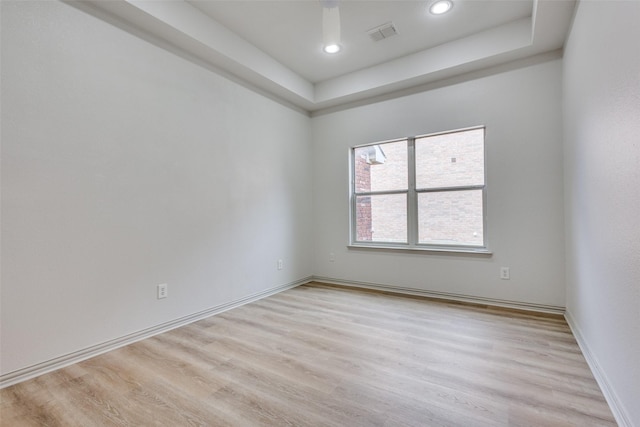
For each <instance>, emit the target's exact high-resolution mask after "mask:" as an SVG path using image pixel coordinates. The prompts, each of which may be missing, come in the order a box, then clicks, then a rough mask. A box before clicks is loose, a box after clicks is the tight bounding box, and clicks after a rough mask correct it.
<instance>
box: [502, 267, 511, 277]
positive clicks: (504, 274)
mask: <svg viewBox="0 0 640 427" xmlns="http://www.w3.org/2000/svg"><path fill="white" fill-rule="evenodd" d="M500 278H501V279H502V280H509V279H510V278H511V275H510V273H509V267H500Z"/></svg>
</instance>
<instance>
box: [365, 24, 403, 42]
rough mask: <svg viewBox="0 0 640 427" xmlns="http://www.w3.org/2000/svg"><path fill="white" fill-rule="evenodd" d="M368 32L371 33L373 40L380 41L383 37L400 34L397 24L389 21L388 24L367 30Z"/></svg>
mask: <svg viewBox="0 0 640 427" xmlns="http://www.w3.org/2000/svg"><path fill="white" fill-rule="evenodd" d="M367 34H369V37H371V40H373V41H374V42H379V41H380V40H382V39H386V38H389V37H391V36H395V35H396V34H398V30H396V26H395V25H393V22H387V23H386V24H382V25H380V26H379V27H376V28H373V29H371V30H369V31H367Z"/></svg>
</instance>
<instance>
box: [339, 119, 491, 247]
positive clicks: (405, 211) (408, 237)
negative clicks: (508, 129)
mask: <svg viewBox="0 0 640 427" xmlns="http://www.w3.org/2000/svg"><path fill="white" fill-rule="evenodd" d="M351 160H352V164H351V166H352V189H351V244H352V245H355V246H374V247H379V246H383V247H395V248H404V249H434V250H447V249H449V250H453V251H455V250H469V251H479V252H485V251H486V245H485V191H486V187H485V177H484V175H485V168H484V127H478V128H471V129H464V130H458V131H451V132H444V133H438V134H432V135H424V136H417V137H412V138H405V139H398V140H393V141H385V142H378V143H374V144H368V145H363V146H358V147H354V148H353V149H352V150H351Z"/></svg>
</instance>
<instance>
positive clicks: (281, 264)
mask: <svg viewBox="0 0 640 427" xmlns="http://www.w3.org/2000/svg"><path fill="white" fill-rule="evenodd" d="M282 267H284V262H283V261H282V260H281V259H279V260H278V270H282Z"/></svg>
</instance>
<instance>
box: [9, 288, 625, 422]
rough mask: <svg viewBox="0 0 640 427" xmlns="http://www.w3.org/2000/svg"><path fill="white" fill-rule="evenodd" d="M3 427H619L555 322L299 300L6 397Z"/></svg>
mask: <svg viewBox="0 0 640 427" xmlns="http://www.w3.org/2000/svg"><path fill="white" fill-rule="evenodd" d="M0 399H1V401H0V411H1V412H0V425H2V426H12V427H14V426H83V427H87V426H242V427H247V426H340V427H355V426H465V427H469V426H615V425H616V423H615V421H614V419H613V416H612V414H611V411H610V410H609V408H608V406H607V404H606V402H605V400H604V398H603V396H602V393H601V391H600V389H599V388H598V385H597V384H596V382H595V380H594V378H593V376H592V374H591V372H590V370H589V368H588V366H587V364H586V362H585V359H584V357H583V356H582V354H581V352H580V350H579V348H578V345H577V344H576V341H575V339H574V337H573V336H572V335H571V332H570V330H569V327H568V326H567V324H566V322H565V321H564V319H563V318H562V317H560V316H552V315H546V316H545V315H534V314H532V313H526V312H518V311H512V310H504V309H497V308H490V307H483V306H475V305H463V304H456V303H447V302H439V301H434V300H429V299H424V298H414V297H407V296H399V295H391V294H385V293H379V292H368V291H362V290H357V289H349V288H339V287H332V286H327V285H322V284H309V285H304V286H300V287H297V288H294V289H291V290H288V291H285V292H282V293H280V294H277V295H274V296H271V297H269V298H266V299H263V300H260V301H257V302H254V303H252V304H249V305H246V306H243V307H240V308H237V309H234V310H231V311H228V312H225V313H222V314H219V315H216V316H213V317H210V318H207V319H205V320H201V321H199V322H196V323H192V324H190V325H188V326H185V327H182V328H179V329H176V330H173V331H171V332H167V333H164V334H161V335H158V336H156V337H153V338H149V339H146V340H144V341H141V342H138V343H135V344H132V345H129V346H127V347H123V348H121V349H118V350H114V351H112V352H109V353H107V354H104V355H101V356H98V357H95V358H93V359H90V360H87V361H84V362H81V363H77V364H75V365H72V366H70V367H68V368H64V369H60V370H58V371H55V372H52V373H50V374H46V375H42V376H40V377H38V378H35V379H33V380H30V381H26V382H23V383H20V384H17V385H14V386H11V387H8V388H5V389H4V390H0Z"/></svg>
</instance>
